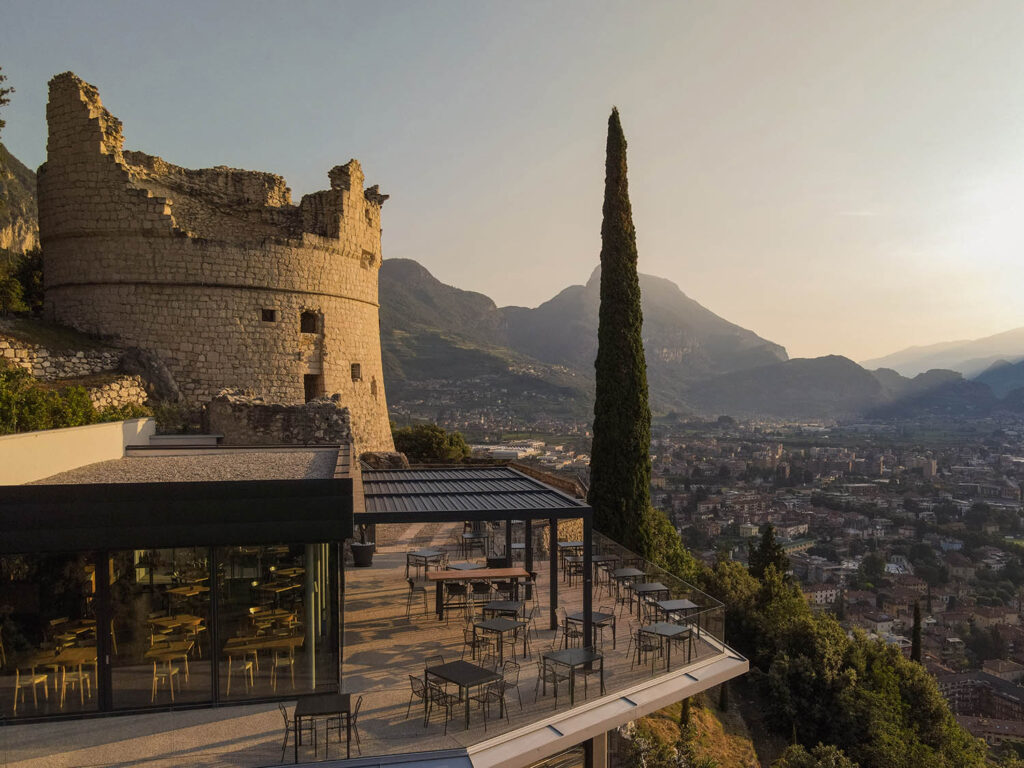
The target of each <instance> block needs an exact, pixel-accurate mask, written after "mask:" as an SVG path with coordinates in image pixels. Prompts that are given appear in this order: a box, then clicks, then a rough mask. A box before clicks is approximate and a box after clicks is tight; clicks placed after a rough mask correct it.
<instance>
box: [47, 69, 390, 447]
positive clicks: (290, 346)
mask: <svg viewBox="0 0 1024 768" xmlns="http://www.w3.org/2000/svg"><path fill="white" fill-rule="evenodd" d="M46 120H47V124H48V126H49V138H48V141H47V160H46V162H45V163H44V164H43V165H42V166H41V167H40V168H39V174H38V190H39V229H40V239H41V241H42V245H43V254H44V260H45V271H44V273H45V288H46V314H47V316H48V318H50V319H52V320H54V321H55V322H58V323H62V324H64V325H69V326H72V327H74V328H77V329H79V330H81V331H84V332H86V333H93V334H100V335H102V336H104V337H107V338H110V339H112V340H114V341H116V342H117V343H118V344H120V345H122V346H125V347H141V348H143V349H147V350H151V351H152V352H154V353H156V354H157V355H158V356H159V357H160V358H161V360H162V361H163V363H164V364H165V365H166V367H167V368H168V370H169V371H170V373H171V374H172V375H173V376H174V377H175V379H176V381H177V384H178V386H179V388H180V390H181V393H182V396H183V398H184V399H185V401H186V402H187V403H188V404H191V405H199V404H202V403H204V402H206V401H208V400H210V399H211V398H212V397H214V396H215V395H217V394H218V392H219V391H220V390H221V389H223V388H242V389H251V390H253V391H254V392H255V393H256V394H257V395H259V396H262V397H264V398H266V399H267V400H269V401H274V402H281V403H286V404H295V403H302V402H306V401H308V400H311V399H313V398H316V397H319V396H323V395H330V394H333V393H338V394H339V395H340V397H339V398H338V399H339V401H340V404H341V405H344V406H347V407H348V408H349V409H350V410H351V416H352V432H353V438H354V440H355V442H356V444H357V446H358V448H359V450H375V451H389V450H393V449H394V447H393V444H392V441H391V430H390V427H389V422H388V412H387V403H386V401H385V397H384V380H383V375H382V371H381V353H380V325H379V317H378V307H379V305H378V303H377V273H378V271H379V269H380V264H381V243H380V235H381V219H380V214H381V206H382V204H383V203H384V201H385V200H386V199H387V195H382V194H381V193H380V191H379V190H378V188H377V187H376V186H373V187H369V188H368V189H365V190H364V189H363V172H362V169H361V168H360V166H359V163H358V162H357V161H355V160H350V161H349V162H348V163H346V164H345V165H339V166H336V167H334V168H332V169H331V170H330V171H329V172H328V177H329V179H330V184H331V188H330V189H328V190H325V191H321V192H314V193H313V194H310V195H305V196H303V198H302V200H301V201H300V202H299V204H298V205H293V204H292V201H291V190H289V189H288V187H287V186H286V185H285V180H284V179H283V178H282V177H280V176H277V175H275V174H271V173H260V172H255V171H243V170H238V169H235V168H227V167H223V166H218V167H216V168H204V169H201V170H190V169H187V168H180V167H178V166H175V165H171V164H170V163H167V162H165V161H164V160H162V159H160V158H159V157H154V156H151V155H146V154H143V153H142V152H131V151H127V150H125V149H124V148H123V144H124V139H123V137H122V135H121V121H120V120H118V119H117V118H115V117H113V116H112V115H111V114H110V113H109V112H108V111H107V110H106V109H104V107H103V104H102V103H101V102H100V97H99V92H98V91H97V90H96V88H95V87H93V86H91V85H89V84H88V83H86V82H84V81H82V80H81V79H79V78H78V77H76V76H75V75H74V74H72V73H70V72H65V73H63V74H60V75H57V76H56V77H54V78H53V79H52V80H51V81H50V99H49V103H48V104H47V107H46Z"/></svg>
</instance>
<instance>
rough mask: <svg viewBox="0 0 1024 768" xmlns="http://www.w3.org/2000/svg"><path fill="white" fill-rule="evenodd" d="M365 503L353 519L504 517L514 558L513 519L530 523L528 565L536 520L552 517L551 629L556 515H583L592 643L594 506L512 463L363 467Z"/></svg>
mask: <svg viewBox="0 0 1024 768" xmlns="http://www.w3.org/2000/svg"><path fill="white" fill-rule="evenodd" d="M362 485H363V494H362V497H363V504H362V508H360V505H359V499H358V494H357V499H356V509H355V515H354V518H355V522H356V524H358V525H372V524H377V523H409V522H413V521H422V522H425V523H426V522H430V523H449V522H466V521H504V522H505V552H506V556H508V557H509V558H510V559H509V562H510V564H511V552H512V521H513V520H523V521H524V523H525V525H526V537H525V538H526V548H525V560H526V570H527V571H532V570H533V536H532V528H531V526H532V523H533V521H534V520H546V521H548V523H549V525H548V530H549V545H548V550H549V551H548V555H549V557H550V562H551V584H550V594H551V599H550V604H551V610H550V619H551V629H555V627H556V626H557V624H558V617H557V614H556V611H557V609H558V526H557V522H558V520H566V519H573V520H575V519H582V520H583V643H584V645H586V646H590V645H593V639H594V628H593V621H592V614H593V595H592V580H593V567H592V566H593V563H592V560H591V555H592V540H593V512H592V510H591V508H590V507H589V506H588V505H587V504H585V503H583V502H582V501H580V500H578V499H574V498H573V497H571V496H569V495H567V494H565V493H562V492H561V491H558V490H556V489H555V488H552V487H551V486H549V485H545V484H544V483H542V482H540V481H539V480H535V479H534V478H532V477H530V476H528V475H525V474H523V473H522V472H518V471H516V470H514V469H510V468H508V467H485V468H475V467H474V468H470V467H466V468H451V469H388V470H372V469H371V470H364V471H363V473H362Z"/></svg>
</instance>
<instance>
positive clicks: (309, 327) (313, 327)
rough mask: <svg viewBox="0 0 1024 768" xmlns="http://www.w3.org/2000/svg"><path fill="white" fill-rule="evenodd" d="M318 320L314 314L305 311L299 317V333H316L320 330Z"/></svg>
mask: <svg viewBox="0 0 1024 768" xmlns="http://www.w3.org/2000/svg"><path fill="white" fill-rule="evenodd" d="M319 326H320V318H319V317H318V316H317V313H316V312H313V311H310V310H306V311H305V312H303V313H302V314H301V315H299V331H300V332H301V333H316V332H317V331H319V330H320V328H319Z"/></svg>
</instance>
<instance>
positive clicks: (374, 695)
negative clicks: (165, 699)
mask: <svg viewBox="0 0 1024 768" xmlns="http://www.w3.org/2000/svg"><path fill="white" fill-rule="evenodd" d="M461 532H462V526H461V525H458V524H450V523H447V524H444V523H423V524H414V525H405V526H399V525H395V526H381V527H379V528H378V548H379V551H378V553H377V554H376V556H375V558H374V564H373V567H372V568H367V569H355V568H349V569H348V570H347V572H346V597H345V627H346V630H345V656H344V676H345V677H344V679H345V686H344V689H345V690H346V691H348V692H351V693H352V694H353V701H354V698H355V695H358V694H362V695H363V697H364V701H363V709H362V713H361V714H360V717H359V732H360V736H361V740H362V754H363V755H374V754H395V753H402V752H422V751H428V750H440V749H453V748H454V749H457V748H460V747H467V746H469V745H472V744H477V743H479V742H482V741H485V740H487V739H493V738H494V737H496V736H499V735H500V734H502V733H506V732H509V731H512V730H515V729H519V728H522V727H523V726H525V725H528V724H529V723H532V722H537V721H540V720H543V719H545V718H548V717H550V716H552V715H554V714H556V709H555V699H554V697H553V696H552V695H551V689H550V687H549V689H548V695H547V697H544V696H539V697H538V698H537V700H536V701H535V699H534V691H535V684H536V679H537V660H538V659H539V654H540V652H543V651H544V650H547V649H548V648H550V647H551V644H552V639H553V634H554V633H553V632H552V631H551V630H549V629H547V628H546V626H547V616H548V613H547V609H548V606H547V597H548V584H549V579H548V566H547V558H545V557H540V556H538V558H537V562H536V568H537V570H538V581H539V583H540V589H539V590H538V592H539V595H538V596H539V602H540V610H539V611H538V614H537V615H538V617H539V618H538V622H537V624H538V627H539V628H540V632H539V633H538V639H537V640H536V642H535V644H534V648H533V654H532V656H531V658H529V659H522V658H517V661H519V662H520V663H521V665H522V671H521V678H520V690H521V693H522V700H523V705H524V707H523V709H520V707H519V703H518V700H517V697H516V694H515V692H514V691H510V692H509V703H510V705H511V706H510V713H509V714H510V723H506V721H505V720H503V719H499V718H498V716H497V708H493V709H492V716H491V719H490V721H489V722H488V725H487V731H486V733H485V731H484V722H483V714H482V712H481V711H480V710H479V709H478V708H476V706H474V709H473V711H472V715H471V723H472V725H471V727H470V729H469V730H463V719H462V712H461V711H460V712H458V713H457V715H456V719H455V720H454V721H452V722H450V723H449V724H448V731H447V735H445V734H444V727H443V723H442V716H440V715H435V717H433V718H432V720H431V723H430V724H429V725H428V726H427V727H426V728H424V727H423V707H422V704H419V703H418V702H414V703H413V707H412V712H411V716H410V717H408V718H407V717H406V711H407V706H408V703H409V692H410V685H409V677H408V676H409V675H414V676H418V677H422V675H423V670H424V665H425V660H426V658H427V657H428V656H433V655H437V654H440V655H443V656H444V658H445V661H450V660H455V659H458V658H460V657H461V656H462V650H463V636H462V628H463V626H465V625H464V623H463V621H462V619H461V618H459V617H457V616H453V617H452V618H451V620H450V622H449V623H448V624H445V623H443V622H438V621H437V619H436V616H435V615H434V613H433V594H432V589H431V591H430V593H429V594H428V597H429V598H430V599H429V601H428V608H427V613H426V614H424V613H423V612H422V611H423V603H422V601H420V602H417V603H416V604H415V605H414V613H413V616H412V617H411V619H406V617H405V610H406V595H407V592H408V585H407V583H406V581H405V578H404V570H405V554H404V553H405V552H406V551H408V550H412V549H417V548H420V547H424V546H434V547H444V548H447V549H448V550H450V551H452V552H453V554H452V559H453V560H459V559H461V557H460V556H459V555H458V554H457V549H456V546H455V543H456V541H457V540H458V538H459V536H460V534H461ZM560 595H561V604H562V605H563V606H565V607H566V608H567V609H568V610H570V611H572V610H579V609H580V608H581V606H582V593H581V589H580V587H579V585H578V584H577V585H576V586H574V587H572V588H570V587H569V586H568V585H566V584H565V582H561V583H560ZM609 604H611V605H614V599H613V598H611V597H609V596H608V593H607V591H605V590H604V589H603V588H601V589H596V590H595V595H594V610H599V608H600V607H601V606H604V605H609ZM616 610H617V611H618V612H619V613H618V615H619V619H618V621H619V625H618V643H617V648H616V649H614V650H613V648H612V642H611V635H610V632H608V631H606V632H605V641H604V645H603V647H602V650H603V652H604V654H605V662H606V668H605V682H606V686H607V692H608V694H614V693H615V692H616V691H622V690H623V689H625V688H627V687H629V686H630V685H634V684H636V683H639V682H642V681H645V680H650V679H651V677H652V674H651V666H650V663H648V664H647V665H645V666H644V667H636V668H634V669H631V664H630V662H631V658H630V655H629V654H628V653H627V648H628V646H629V627H630V614H629V611H628V607H625V606H622V605H618V606H616ZM506 650H507V648H506ZM516 651H517V653H518V652H521V647H519V648H517V649H516ZM721 654H722V647H721V645H720V644H718V643H717V641H715V640H714V639H713V638H707V637H706V638H704V639H703V640H701V641H699V642H698V643H697V648H696V653H695V655H694V656H693V658H692V659H691V662H690V663H689V664H687V663H686V662H685V653H684V652H683V651H682V649H681V648H677V649H676V650H675V651H674V652H673V656H672V658H673V663H672V667H673V670H679V669H681V668H683V667H687V668H689V669H694V668H696V667H699V666H700V665H702V664H707V663H708V662H709V660H712V659H715V658H720V657H721ZM466 658H467V659H468V658H469V654H468V652H467V654H466ZM656 664H657V668H656V674H657V675H662V674H663V670H664V660H663V659H659V660H657V661H656ZM263 674H266V673H265V672H264V673H263ZM588 688H589V690H588V696H587V699H586V700H587V701H594V700H596V699H598V698H600V695H599V691H598V684H597V680H596V678H595V679H593V680H591V683H590V685H589V686H588ZM583 702H584V693H583V685H582V683H579V685H578V690H577V701H576V705H577V708H579V707H580V705H581V704H582V703H583ZM4 706H6V702H5V704H4ZM289 709H290V707H289ZM568 709H569V700H568V695H567V691H566V689H565V686H564V684H563V687H562V689H561V691H560V693H559V697H558V711H559V712H564V711H566V710H568ZM282 734H283V729H282V720H281V716H280V713H279V711H278V709H277V705H276V704H260V705H249V706H237V707H222V708H218V709H205V710H193V711H176V712H158V713H153V714H145V715H134V716H123V717H116V718H106V719H99V720H97V719H93V720H79V721H66V722H59V723H52V724H51V723H43V724H33V725H14V726H9V727H3V728H0V765H4V766H19V767H20V766H26V767H27V766H93V765H105V766H109V765H114V766H128V765H133V766H134V765H142V766H151V767H152V768H163V767H164V766H167V767H168V768H169V767H170V766H184V765H194V766H224V767H227V766H239V767H242V766H244V767H246V768H248V767H253V766H270V765H278V764H279V762H280V758H281V738H282ZM322 739H323V736H322V735H321V741H322ZM339 756H342V757H343V745H342V747H341V749H340V750H339V747H338V745H336V744H332V745H331V752H330V757H331V758H332V759H337V758H338V757H339ZM355 756H356V752H355V747H354V745H353V757H355ZM318 757H319V759H321V760H322V759H324V757H325V754H324V749H323V744H322V743H321V746H320V750H319V756H318ZM300 758H301V760H303V761H313V760H314V755H313V750H312V749H311V748H306V747H304V748H303V749H302V750H301V752H300ZM291 759H292V750H291V748H290V747H289V750H288V754H287V755H286V762H291Z"/></svg>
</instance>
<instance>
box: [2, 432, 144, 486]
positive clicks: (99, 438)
mask: <svg viewBox="0 0 1024 768" xmlns="http://www.w3.org/2000/svg"><path fill="white" fill-rule="evenodd" d="M155 432H156V421H155V420H154V419H128V420H126V421H111V422H107V423H106V424H90V425H89V426H87V427H68V428H67V429H47V430H43V431H40V432H23V433H21V434H17V435H5V436H3V437H0V485H21V484H22V483H31V482H32V481H33V480H41V479H42V478H44V477H50V476H51V475H56V474H57V473H59V472H67V471H68V470H69V469H75V468H77V467H82V466H85V465H86V464H95V463H96V462H98V461H108V460H110V459H120V458H123V457H124V454H125V448H126V447H127V446H129V445H146V444H148V443H149V437H150V435H152V434H154V433H155Z"/></svg>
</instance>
